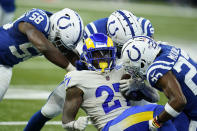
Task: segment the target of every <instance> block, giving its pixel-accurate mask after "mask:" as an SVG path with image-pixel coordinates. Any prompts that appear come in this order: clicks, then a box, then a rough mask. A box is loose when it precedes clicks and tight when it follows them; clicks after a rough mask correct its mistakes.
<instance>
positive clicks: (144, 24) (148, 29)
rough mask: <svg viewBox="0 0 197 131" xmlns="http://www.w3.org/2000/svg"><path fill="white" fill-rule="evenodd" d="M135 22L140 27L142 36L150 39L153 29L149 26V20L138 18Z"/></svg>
mask: <svg viewBox="0 0 197 131" xmlns="http://www.w3.org/2000/svg"><path fill="white" fill-rule="evenodd" d="M137 20H138V22H139V23H140V25H141V27H142V31H143V33H144V35H145V36H149V37H152V36H153V35H154V28H153V25H152V24H151V22H150V20H148V19H145V18H143V17H138V18H137Z"/></svg>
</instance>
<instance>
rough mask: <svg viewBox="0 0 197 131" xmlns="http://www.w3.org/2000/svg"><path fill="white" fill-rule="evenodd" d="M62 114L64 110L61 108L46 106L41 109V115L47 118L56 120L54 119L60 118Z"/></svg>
mask: <svg viewBox="0 0 197 131" xmlns="http://www.w3.org/2000/svg"><path fill="white" fill-rule="evenodd" d="M61 112H62V108H60V107H59V106H48V105H45V106H44V107H43V108H42V109H41V113H42V114H43V115H44V116H45V117H47V118H54V117H56V116H58V115H59V114H60V113H61Z"/></svg>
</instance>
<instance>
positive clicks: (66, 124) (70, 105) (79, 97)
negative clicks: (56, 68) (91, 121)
mask: <svg viewBox="0 0 197 131" xmlns="http://www.w3.org/2000/svg"><path fill="white" fill-rule="evenodd" d="M82 102H83V91H82V90H81V89H79V88H77V87H72V88H68V89H67V91H66V99H65V102H64V108H63V115H62V127H63V128H64V129H66V130H74V129H77V130H84V129H85V127H86V126H87V123H88V118H87V117H79V118H78V119H77V120H75V117H76V115H77V112H78V110H79V108H80V106H81V104H82Z"/></svg>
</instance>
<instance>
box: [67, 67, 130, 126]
mask: <svg viewBox="0 0 197 131" xmlns="http://www.w3.org/2000/svg"><path fill="white" fill-rule="evenodd" d="M123 73H125V72H124V70H123V69H122V68H120V69H114V70H112V71H111V72H108V73H99V72H96V71H90V70H83V71H72V72H69V73H68V74H67V75H66V76H65V88H69V87H73V86H77V87H78V88H80V89H81V90H83V92H84V95H83V103H82V105H81V108H82V109H84V110H85V112H86V113H87V114H88V115H89V116H90V117H91V120H92V122H93V124H94V125H95V126H96V127H97V128H98V129H102V128H103V127H104V126H105V124H106V123H107V122H109V121H110V120H112V119H114V118H115V117H117V116H118V115H120V114H121V113H122V112H123V111H124V110H125V109H128V108H129V103H128V102H127V100H126V99H125V98H124V97H122V95H121V93H120V91H119V85H120V84H119V80H120V79H121V76H122V75H123Z"/></svg>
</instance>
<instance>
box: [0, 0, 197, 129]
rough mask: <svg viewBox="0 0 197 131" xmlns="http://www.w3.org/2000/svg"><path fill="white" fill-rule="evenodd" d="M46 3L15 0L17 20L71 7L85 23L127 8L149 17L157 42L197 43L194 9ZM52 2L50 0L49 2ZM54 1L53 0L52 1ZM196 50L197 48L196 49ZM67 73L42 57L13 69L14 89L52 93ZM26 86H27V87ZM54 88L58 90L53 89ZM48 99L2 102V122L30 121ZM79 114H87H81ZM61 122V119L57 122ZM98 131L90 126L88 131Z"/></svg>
mask: <svg viewBox="0 0 197 131" xmlns="http://www.w3.org/2000/svg"><path fill="white" fill-rule="evenodd" d="M46 1H47V0H16V4H17V9H16V14H15V18H17V17H19V16H20V15H21V14H23V13H24V12H25V11H27V10H29V9H31V8H42V9H45V10H48V11H51V12H55V11H58V10H59V9H62V8H65V7H69V8H72V9H74V10H76V11H77V12H78V13H79V14H80V15H81V17H82V19H83V20H84V24H87V23H89V22H91V21H94V20H96V19H99V18H103V17H108V16H109V15H110V13H112V12H113V11H115V10H116V9H127V10H130V11H133V12H134V13H135V15H137V16H142V17H145V18H148V19H149V20H150V21H151V22H152V24H153V26H154V28H155V39H157V40H165V41H172V42H175V43H176V42H177V43H176V44H179V43H181V44H183V43H185V44H188V45H189V44H194V43H195V42H196V41H197V37H196V34H197V10H196V9H191V8H186V7H185V8H182V7H180V8H176V7H174V6H171V5H167V4H161V3H160V4H159V5H157V4H153V3H152V4H148V3H146V4H138V3H130V4H128V3H125V4H124V3H118V2H107V3H106V2H105V1H96V2H93V1H82V0H81V1H77V0H57V2H54V3H53V2H51V3H50V2H49V3H47V2H46ZM48 1H50V0H48ZM51 1H52V0H51ZM196 49H197V48H196ZM65 73H66V71H65V70H63V69H60V68H59V67H56V66H54V65H53V64H51V63H50V62H48V61H46V60H45V59H44V58H43V57H38V58H33V59H31V60H28V61H27V62H24V63H21V64H19V65H17V66H16V67H14V69H13V77H12V81H11V88H15V87H14V86H17V88H20V86H21V87H23V88H27V89H29V88H32V86H30V87H28V85H34V86H36V85H46V86H47V87H41V88H40V86H38V87H39V88H36V87H35V88H33V89H35V90H47V91H52V90H53V87H51V86H48V85H56V84H58V83H60V82H61V80H62V79H63V78H64V74H65ZM24 85H25V86H26V87H25V86H24ZM54 88H55V87H54ZM45 101H46V100H17V99H16V100H8V99H5V100H3V101H2V102H1V103H0V122H2V121H7V122H8V121H27V120H29V118H30V117H31V115H33V113H35V112H36V111H37V110H39V109H40V108H41V107H42V105H43V104H44V103H45ZM165 102H166V99H165V97H164V96H163V95H161V99H160V102H159V104H164V103H165ZM78 115H84V113H83V112H82V111H80V113H79V114H78ZM54 120H55V121H60V120H61V116H58V117H57V118H55V119H54ZM23 128H24V125H21V126H14V125H11V126H1V125H0V131H21V130H22V129H23ZM57 130H59V131H61V130H62V131H63V129H62V127H61V126H60V125H46V126H45V127H44V128H43V131H57ZM93 130H95V128H94V127H93V126H90V127H88V128H87V131H93Z"/></svg>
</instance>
